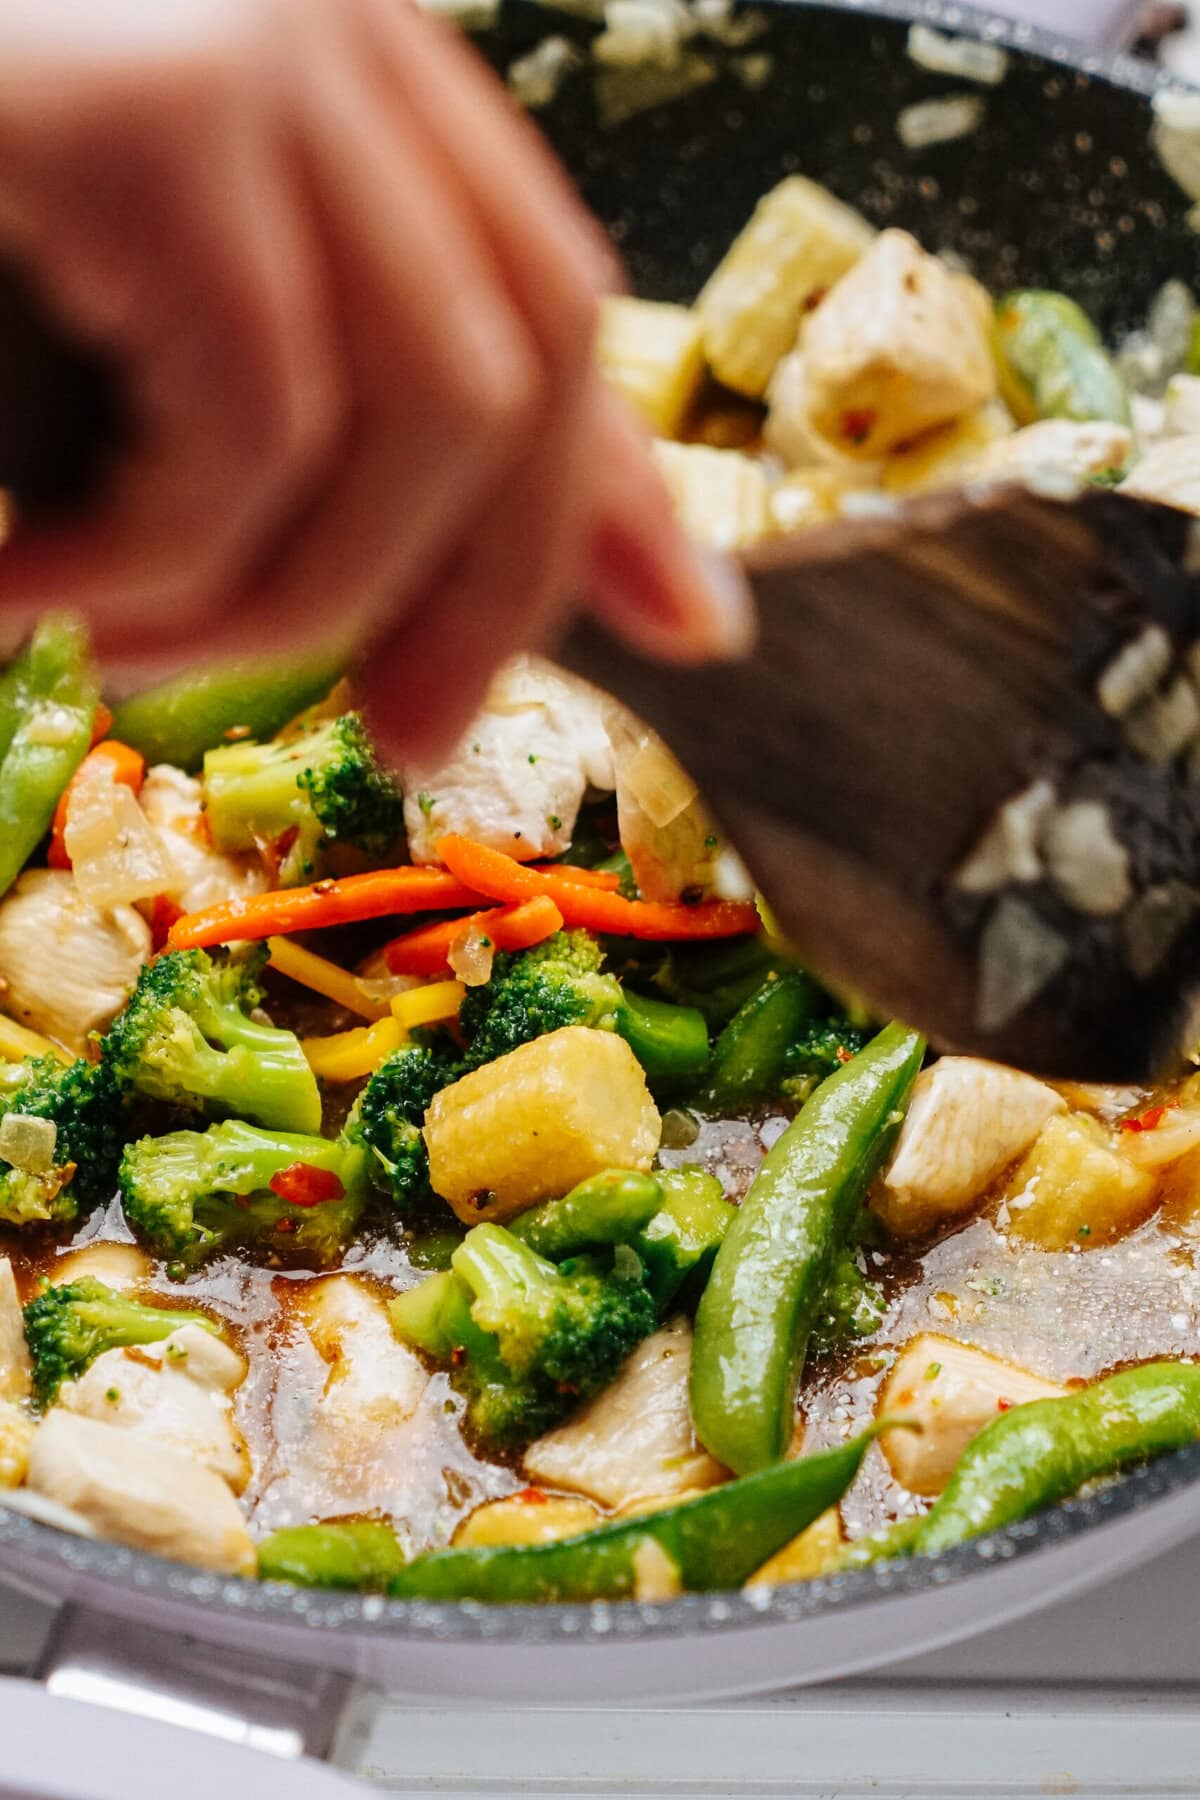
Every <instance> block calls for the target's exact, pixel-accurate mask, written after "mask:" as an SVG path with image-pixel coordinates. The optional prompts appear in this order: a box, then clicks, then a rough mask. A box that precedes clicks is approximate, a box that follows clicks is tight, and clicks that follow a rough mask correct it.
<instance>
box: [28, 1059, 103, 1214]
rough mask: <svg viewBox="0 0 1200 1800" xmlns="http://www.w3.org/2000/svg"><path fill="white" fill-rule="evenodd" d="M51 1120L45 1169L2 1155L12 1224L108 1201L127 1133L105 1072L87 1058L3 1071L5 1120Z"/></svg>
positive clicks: (48, 1061) (30, 1063) (35, 1062)
mask: <svg viewBox="0 0 1200 1800" xmlns="http://www.w3.org/2000/svg"><path fill="white" fill-rule="evenodd" d="M5 1116H11V1117H12V1118H13V1119H14V1120H15V1119H17V1118H19V1117H25V1118H34V1119H48V1120H50V1122H51V1123H52V1124H53V1125H54V1127H55V1140H54V1149H53V1156H52V1165H51V1166H50V1167H49V1168H48V1169H46V1170H45V1171H44V1172H42V1173H33V1172H31V1171H29V1170H26V1169H19V1168H15V1167H13V1166H12V1165H11V1164H9V1163H8V1162H6V1161H5V1160H4V1158H3V1156H0V1220H3V1222H4V1223H5V1224H7V1225H30V1224H44V1223H46V1222H48V1221H51V1222H62V1221H66V1220H69V1219H73V1218H75V1217H76V1216H77V1215H78V1213H79V1211H80V1209H81V1208H88V1207H92V1206H95V1205H98V1204H99V1203H100V1202H101V1201H104V1200H108V1199H111V1197H112V1194H113V1191H114V1189H115V1187H116V1178H117V1165H118V1163H119V1162H120V1159H121V1148H122V1145H123V1143H124V1138H125V1109H124V1106H123V1104H122V1101H121V1098H120V1095H119V1093H118V1091H117V1087H116V1083H115V1082H114V1081H113V1079H112V1077H111V1075H110V1074H109V1072H108V1070H107V1069H105V1068H103V1067H101V1066H100V1065H97V1064H94V1063H89V1062H87V1061H85V1060H84V1059H83V1058H82V1057H81V1058H80V1059H79V1060H78V1061H77V1062H73V1063H70V1064H63V1063H60V1062H56V1061H55V1060H54V1058H53V1057H49V1056H45V1057H34V1058H32V1059H31V1060H30V1061H28V1062H23V1063H10V1064H6V1065H4V1066H3V1069H2V1071H0V1119H2V1118H4V1117H5Z"/></svg>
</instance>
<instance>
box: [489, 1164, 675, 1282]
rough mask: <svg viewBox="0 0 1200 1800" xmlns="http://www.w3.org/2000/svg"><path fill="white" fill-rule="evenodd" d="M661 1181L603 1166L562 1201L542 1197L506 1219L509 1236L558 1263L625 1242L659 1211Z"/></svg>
mask: <svg viewBox="0 0 1200 1800" xmlns="http://www.w3.org/2000/svg"><path fill="white" fill-rule="evenodd" d="M662 1201H663V1190H662V1186H661V1184H660V1182H659V1181H658V1180H657V1179H656V1178H655V1177H654V1176H653V1175H642V1174H640V1173H639V1172H638V1171H637V1170H636V1169H605V1170H604V1172H603V1174H600V1175H592V1176H589V1177H588V1179H587V1180H586V1181H581V1182H580V1183H579V1184H578V1186H577V1187H573V1188H572V1189H571V1191H570V1193H569V1194H564V1195H563V1197H562V1199H561V1200H543V1201H542V1203H541V1205H540V1206H532V1207H530V1208H529V1210H528V1212H523V1213H521V1214H520V1215H519V1216H518V1217H517V1218H515V1219H512V1220H510V1222H509V1226H508V1229H509V1231H510V1233H511V1234H512V1236H513V1237H515V1238H517V1239H518V1240H519V1241H520V1242H521V1243H523V1244H527V1245H528V1246H529V1248H530V1249H531V1250H533V1251H535V1252H536V1253H537V1255H538V1256H544V1257H547V1258H548V1259H549V1260H550V1261H551V1262H561V1261H562V1259H563V1258H564V1257H566V1256H576V1255H578V1253H579V1252H580V1251H581V1250H588V1249H592V1248H594V1247H595V1246H596V1245H598V1244H628V1243H631V1242H633V1240H634V1238H635V1237H636V1235H637V1233H638V1232H639V1231H640V1230H641V1229H642V1227H643V1226H645V1225H648V1224H649V1222H650V1220H651V1219H652V1218H653V1217H654V1215H655V1213H656V1212H658V1210H659V1208H660V1206H661V1205H662Z"/></svg>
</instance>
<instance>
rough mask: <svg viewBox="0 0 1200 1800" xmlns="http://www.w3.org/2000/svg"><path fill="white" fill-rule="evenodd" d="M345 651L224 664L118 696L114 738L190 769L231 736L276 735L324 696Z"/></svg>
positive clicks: (150, 759)
mask: <svg viewBox="0 0 1200 1800" xmlns="http://www.w3.org/2000/svg"><path fill="white" fill-rule="evenodd" d="M345 666H346V658H345V656H344V655H343V654H341V653H338V654H334V653H332V652H327V653H326V654H324V655H313V656H310V657H307V658H306V659H304V660H302V661H286V662H273V663H261V662H260V663H223V664H221V665H219V666H218V667H216V668H208V669H194V670H192V671H191V672H190V673H188V674H186V675H179V676H177V677H176V678H175V679H174V680H172V681H166V682H163V683H162V684H161V685H160V686H159V687H152V688H147V689H145V691H144V692H142V693H140V694H134V695H133V696H132V697H131V698H130V699H128V700H125V701H122V703H121V705H120V706H118V707H117V710H116V715H115V717H114V719H113V735H114V736H115V737H118V738H120V739H121V742H122V743H125V744H131V745H132V746H133V748H134V749H135V750H140V751H141V753H142V755H143V756H144V757H145V758H146V761H147V762H149V763H156V762H166V763H174V764H175V766H176V768H179V769H187V770H189V771H194V770H196V769H198V768H199V767H200V765H201V763H202V762H203V761H204V752H205V751H206V750H211V749H213V747H214V746H215V745H217V744H220V743H221V742H222V741H223V740H226V739H229V738H233V737H251V738H269V737H274V735H275V733H276V732H277V731H278V730H279V729H280V727H281V726H283V725H286V724H287V722H288V720H289V719H293V718H295V716H296V714H297V713H298V712H302V711H303V710H304V708H305V707H306V706H312V705H313V704H314V702H315V701H317V700H322V699H324V697H325V695H326V694H327V693H328V692H329V690H330V688H331V687H332V686H333V685H334V683H335V682H336V681H337V679H338V677H339V676H340V675H341V674H342V673H343V671H344V669H345Z"/></svg>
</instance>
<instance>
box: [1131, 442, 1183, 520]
mask: <svg viewBox="0 0 1200 1800" xmlns="http://www.w3.org/2000/svg"><path fill="white" fill-rule="evenodd" d="M1118 492H1119V493H1122V494H1134V495H1138V496H1140V498H1141V499H1143V500H1161V501H1162V502H1163V504H1164V505H1165V506H1177V507H1178V508H1179V509H1180V511H1181V512H1190V513H1196V514H1197V515H1198V516H1200V433H1197V434H1196V435H1195V436H1192V437H1173V438H1164V439H1163V441H1162V443H1160V444H1153V445H1151V447H1150V449H1149V450H1147V451H1146V454H1145V455H1144V456H1143V457H1141V458H1140V460H1139V461H1138V462H1136V463H1134V465H1133V468H1132V469H1131V470H1130V472H1129V474H1128V475H1127V476H1126V477H1125V479H1124V481H1123V482H1122V483H1121V486H1120V488H1119V489H1118Z"/></svg>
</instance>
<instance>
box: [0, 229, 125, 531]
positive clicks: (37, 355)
mask: <svg viewBox="0 0 1200 1800" xmlns="http://www.w3.org/2000/svg"><path fill="white" fill-rule="evenodd" d="M120 435H121V432H120V406H119V401H118V389H117V382H116V379H115V375H114V373H113V371H112V369H111V368H110V367H109V366H108V365H107V364H105V363H104V362H103V360H102V359H101V358H99V357H98V356H96V355H95V354H93V353H92V352H91V351H88V350H86V349H83V348H81V347H80V346H78V345H76V344H74V343H72V342H71V341H70V340H69V338H68V337H67V336H66V335H65V334H64V333H63V331H62V330H61V328H60V327H59V326H58V325H56V324H55V323H54V321H53V320H52V319H51V318H50V316H49V315H48V313H47V311H46V309H45V308H44V306H43V305H42V304H41V302H40V301H39V299H38V297H37V295H36V293H35V291H34V289H33V287H32V286H31V284H30V283H29V282H28V281H27V280H26V278H25V277H24V276H23V274H22V273H21V271H20V270H19V269H17V268H16V267H15V266H14V265H12V264H11V263H7V262H0V488H4V489H7V490H8V491H9V492H11V493H12V494H14V495H15V497H16V499H17V501H18V503H19V506H20V509H21V511H22V513H23V514H25V515H27V516H29V515H34V516H45V515H46V514H55V513H63V512H67V511H71V510H73V509H75V508H78V507H80V506H81V505H83V504H84V503H85V502H86V501H87V500H88V499H89V498H90V497H91V495H92V494H93V493H94V491H95V489H96V487H97V485H98V483H99V481H100V480H101V478H102V476H103V475H104V473H105V471H106V469H107V467H108V466H109V462H110V459H111V457H112V455H113V454H114V453H115V451H116V449H117V447H118V445H119V442H120Z"/></svg>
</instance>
